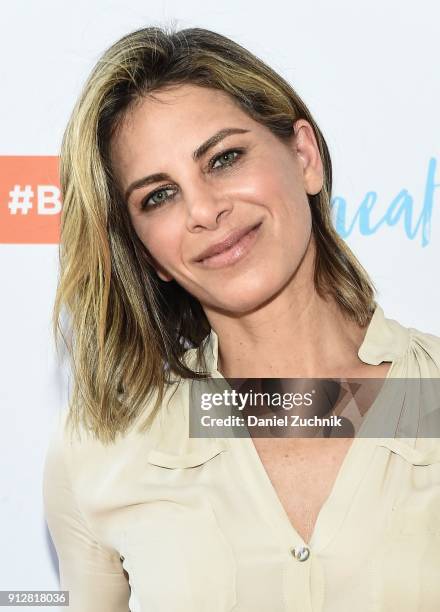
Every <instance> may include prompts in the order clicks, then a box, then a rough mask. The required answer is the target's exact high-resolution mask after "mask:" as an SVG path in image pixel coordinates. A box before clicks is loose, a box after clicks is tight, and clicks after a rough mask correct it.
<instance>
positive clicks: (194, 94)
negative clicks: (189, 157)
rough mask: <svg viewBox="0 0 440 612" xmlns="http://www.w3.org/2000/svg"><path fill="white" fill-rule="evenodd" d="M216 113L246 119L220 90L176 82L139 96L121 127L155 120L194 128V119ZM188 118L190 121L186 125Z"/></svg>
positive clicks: (150, 124)
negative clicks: (176, 83)
mask: <svg viewBox="0 0 440 612" xmlns="http://www.w3.org/2000/svg"><path fill="white" fill-rule="evenodd" d="M219 116H221V117H231V116H233V117H235V118H237V119H241V120H246V119H250V117H248V115H247V114H246V113H245V112H244V111H243V110H242V109H241V108H240V107H239V105H238V103H237V102H236V101H235V100H234V99H233V98H232V96H230V95H229V94H227V93H226V92H224V91H221V90H217V89H211V88H208V87H200V86H197V85H192V84H187V85H177V86H172V87H167V88H165V89H161V90H158V91H155V92H153V93H152V94H149V95H148V96H146V97H145V98H141V99H139V100H138V101H137V102H136V103H135V104H134V106H133V108H132V109H130V110H129V111H128V112H127V113H126V115H125V117H124V119H123V121H122V129H123V130H124V129H126V130H128V131H135V130H136V129H138V128H139V127H140V126H144V125H148V127H149V128H150V129H153V128H154V126H156V125H157V122H158V121H161V122H163V123H166V124H171V123H172V124H173V125H175V126H176V125H178V126H180V127H182V128H185V127H190V128H192V129H195V128H196V127H197V125H196V124H195V122H196V121H197V119H202V118H203V119H204V120H215V119H216V118H217V117H219ZM188 122H192V125H191V123H190V125H189V126H188ZM162 127H163V126H162Z"/></svg>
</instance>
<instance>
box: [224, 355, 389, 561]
mask: <svg viewBox="0 0 440 612" xmlns="http://www.w3.org/2000/svg"><path fill="white" fill-rule="evenodd" d="M393 366H394V362H392V363H391V366H390V368H389V370H388V372H387V375H386V376H385V377H384V379H383V380H384V382H383V385H382V387H381V388H380V391H379V393H378V394H377V396H376V398H375V400H374V401H373V403H372V405H371V406H370V408H369V410H368V412H367V414H366V416H365V418H364V420H363V422H362V425H361V427H360V429H359V431H358V434H359V432H360V431H362V430H363V429H365V427H366V424H367V422H368V423H369V422H370V421H371V420H372V419H373V417H374V416H376V413H377V411H378V409H379V408H378V406H379V405H380V400H381V398H382V397H383V395H384V388H385V386H386V382H387V380H388V379H390V378H392V377H391V375H390V374H391V371H392V370H393ZM218 374H220V372H218ZM220 376H222V375H221V374H220ZM222 377H223V376H222ZM241 440H242V441H243V442H244V448H245V449H246V453H247V457H248V459H249V463H250V466H251V471H252V474H253V475H254V476H256V477H257V480H258V482H259V483H260V486H259V490H258V493H261V501H262V504H263V506H264V510H265V514H266V517H274V519H275V517H278V519H277V520H274V521H273V523H272V521H271V524H272V527H273V528H274V529H275V531H276V532H277V535H278V537H279V539H280V542H281V543H282V544H284V545H285V543H286V541H287V542H289V546H290V547H292V546H293V547H295V546H306V547H308V548H309V549H310V550H313V551H314V552H315V553H319V552H322V551H323V550H324V549H325V548H326V547H327V546H328V545H329V544H330V542H331V541H332V540H333V538H334V537H335V536H336V535H337V533H338V531H339V529H340V527H341V525H342V523H343V521H344V518H345V516H346V515H347V513H348V511H349V509H350V501H351V500H352V499H353V498H354V496H355V494H356V491H357V490H358V488H359V487H360V485H361V483H362V480H363V478H364V476H365V474H366V472H367V469H368V467H369V466H370V464H371V459H372V456H373V453H374V451H375V449H376V447H377V446H378V442H379V441H380V438H372V437H365V438H362V437H354V438H353V441H352V443H351V444H350V446H349V448H348V450H347V452H346V454H345V456H344V458H343V460H342V462H341V465H340V466H339V470H338V472H337V475H336V478H335V480H334V481H333V485H332V487H331V489H330V493H329V495H328V496H327V498H326V499H325V501H324V503H323V504H322V506H321V508H320V510H319V512H318V515H317V517H316V521H315V524H314V526H313V530H312V532H311V535H310V538H309V539H308V541H307V542H306V541H305V540H304V539H303V538H302V536H301V535H300V534H299V532H298V531H297V529H296V528H295V526H294V524H293V523H292V521H291V520H290V518H289V515H288V513H287V510H286V509H285V507H284V505H283V504H282V502H281V499H280V497H279V495H278V493H277V491H276V489H275V487H274V485H273V483H272V481H271V479H270V477H269V474H268V472H267V471H266V468H265V466H264V464H263V462H262V460H261V458H260V455H259V454H258V451H257V449H256V446H255V444H254V441H253V439H252V436H250V435H249V436H246V437H245V438H241Z"/></svg>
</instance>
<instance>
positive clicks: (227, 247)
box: [194, 222, 261, 268]
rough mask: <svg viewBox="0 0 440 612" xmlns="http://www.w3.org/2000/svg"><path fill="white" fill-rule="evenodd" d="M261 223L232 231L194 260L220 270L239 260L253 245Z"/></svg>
mask: <svg viewBox="0 0 440 612" xmlns="http://www.w3.org/2000/svg"><path fill="white" fill-rule="evenodd" d="M260 225H261V222H259V223H257V224H255V223H254V224H253V225H248V226H246V227H244V228H241V229H238V230H234V231H233V232H231V233H230V234H228V235H227V236H226V238H225V239H224V240H222V241H220V242H217V243H216V244H214V245H212V246H210V247H209V248H207V249H205V250H204V251H202V253H200V255H198V257H196V259H195V260H194V261H195V262H196V263H199V264H201V265H203V266H205V267H209V268H220V267H223V266H227V265H229V264H232V263H234V262H235V261H238V260H239V259H241V258H242V257H243V256H244V255H245V254H246V253H247V252H248V251H249V250H250V247H251V246H252V245H253V243H254V241H255V238H256V236H257V233H258V229H259V227H260Z"/></svg>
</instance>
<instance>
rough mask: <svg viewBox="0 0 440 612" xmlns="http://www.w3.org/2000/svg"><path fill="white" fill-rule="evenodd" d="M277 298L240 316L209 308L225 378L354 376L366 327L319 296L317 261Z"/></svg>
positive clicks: (209, 316)
mask: <svg viewBox="0 0 440 612" xmlns="http://www.w3.org/2000/svg"><path fill="white" fill-rule="evenodd" d="M303 264H304V266H305V267H303V269H302V271H301V274H295V276H294V278H293V279H292V281H291V282H290V283H289V285H288V286H287V287H285V288H284V289H283V291H281V292H280V293H279V294H278V295H277V296H276V297H275V298H274V299H272V300H270V301H269V302H267V303H265V304H264V305H263V306H262V307H261V308H259V309H256V310H254V311H252V312H251V313H246V314H243V315H241V316H239V317H237V316H234V317H232V316H230V317H228V316H227V314H225V313H217V312H210V313H207V314H208V318H209V320H210V323H211V326H212V327H213V329H214V330H215V332H216V334H217V336H218V340H219V346H218V349H219V351H218V366H217V369H218V370H219V372H220V373H221V374H222V375H223V376H225V377H226V378H228V377H229V378H271V377H274V378H315V377H316V378H319V377H323V378H326V377H341V378H344V377H350V376H355V375H356V373H357V372H358V370H359V368H360V367H362V366H363V365H365V364H363V362H362V361H361V360H360V359H359V357H358V349H359V347H360V345H361V343H362V340H363V338H364V336H365V332H366V329H365V328H361V327H360V326H359V325H358V324H357V323H355V322H353V321H351V320H348V319H347V318H346V316H345V315H344V314H343V313H342V311H341V309H340V308H339V306H338V305H337V304H336V302H335V301H334V300H333V299H327V300H326V299H323V298H322V297H320V296H319V295H318V293H317V292H316V290H315V287H314V283H313V265H311V262H310V261H309V262H307V261H304V262H303Z"/></svg>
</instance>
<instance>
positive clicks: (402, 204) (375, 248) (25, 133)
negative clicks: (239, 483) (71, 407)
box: [0, 0, 440, 612]
mask: <svg viewBox="0 0 440 612" xmlns="http://www.w3.org/2000/svg"><path fill="white" fill-rule="evenodd" d="M1 12H2V16H1V19H0V58H1V59H0V70H1V72H0V77H1V80H0V82H1V87H2V89H1V91H2V95H1V96H0V135H1V136H0V156H11V155H17V156H29V155H35V156H37V155H57V154H58V152H59V146H60V142H61V136H62V132H63V129H64V127H65V124H66V122H67V119H68V116H69V114H70V111H71V109H72V106H73V103H74V101H75V100H76V98H77V95H78V93H79V90H80V87H81V85H82V83H83V82H84V80H85V78H86V76H87V75H88V73H89V71H90V69H91V68H92V66H93V65H94V64H95V62H96V60H97V59H98V56H99V55H100V54H101V53H102V51H103V50H104V49H105V48H106V47H108V46H109V45H110V44H111V43H112V42H114V41H115V40H116V39H118V38H119V37H121V36H122V35H124V34H126V33H127V32H129V31H131V30H133V29H137V28H139V27H142V26H146V25H170V24H171V25H176V26H178V27H179V28H181V27H193V26H198V27H205V28H208V29H212V30H216V31H218V32H220V33H222V34H225V35H227V36H229V37H231V38H233V39H234V40H236V41H237V42H239V43H241V44H243V45H244V46H246V47H248V48H249V49H250V50H252V51H253V52H255V53H256V54H257V55H259V56H260V57H261V58H262V59H264V60H266V61H267V62H268V63H269V64H270V65H272V66H273V67H274V68H275V69H277V70H278V71H279V72H280V73H281V74H282V75H283V76H284V77H286V78H287V79H288V80H289V81H290V82H291V83H292V84H293V86H294V87H295V88H296V90H297V92H298V93H299V94H300V96H301V97H302V98H303V99H304V101H305V102H306V104H307V105H308V106H309V108H310V110H311V112H312V114H313V115H314V117H315V119H316V121H317V123H318V125H319V126H320V127H321V130H322V131H323V133H324V136H325V138H326V140H327V143H328V145H329V148H330V153H331V155H332V159H333V166H334V191H333V196H334V198H335V206H336V207H337V209H338V228H339V230H340V232H341V233H342V234H343V235H346V239H347V242H348V243H349V245H350V246H351V247H352V248H353V250H354V251H355V253H356V254H357V255H358V257H359V258H360V260H361V262H362V263H363V264H364V266H365V267H366V269H367V270H368V271H369V273H370V274H371V276H372V278H373V281H374V282H375V283H376V286H377V288H378V290H379V302H380V304H381V305H382V307H383V308H384V310H385V314H386V316H388V317H390V318H395V319H397V320H399V321H400V322H401V323H403V324H405V325H408V326H414V327H418V328H419V329H421V330H422V331H428V332H431V333H435V334H437V335H440V316H439V304H440V283H439V265H440V117H439V111H438V109H439V108H440V75H439V71H438V58H439V55H440V48H439V47H440V5H439V4H438V3H436V2H434V0H432V1H430V2H429V1H426V0H421V1H419V2H417V3H413V2H403V1H402V0H399V1H397V0H387V1H386V2H385V1H384V0H369V1H368V2H367V1H364V0H362V1H357V2H352V1H350V0H332V2H327V1H325V0H322V1H318V0H307V2H304V1H301V2H299V1H296V0H291V1H290V2H282V1H281V0H272V1H271V2H270V3H269V4H268V3H258V2H255V0H252V1H249V0H245V1H242V2H240V3H237V2H236V1H232V0H223V2H220V3H210V4H208V3H205V2H202V1H201V0H186V2H184V3H182V2H181V1H178V0H157V1H156V2H154V3H153V2H145V0H144V1H142V2H141V1H139V0H131V2H129V3H128V6H127V3H126V2H122V1H121V0H113V1H108V2H104V0H95V1H94V2H90V1H89V0H88V1H87V2H86V1H84V0H79V1H77V2H76V3H75V4H74V3H67V2H61V1H59V0H57V1H49V0H39V2H32V1H31V0H28V1H27V2H25V1H23V0H20V1H17V0H15V1H14V2H9V3H7V4H4V5H3V6H2V11H1ZM0 167H1V164H0ZM2 179H3V177H2V176H1V175H0V184H1V181H2ZM343 205H345V214H343V213H344V210H343V208H344V207H343ZM4 206H6V202H4V201H0V207H4ZM399 210H401V215H400V217H399V215H398V211H399ZM396 216H397V217H399V218H398V219H397V220H396ZM393 217H394V221H395V223H394V224H390V223H389V221H390V220H392V219H393ZM387 219H388V222H387ZM351 226H352V229H351V231H349V232H346V230H347V228H348V229H350V227H351ZM414 228H416V229H417V231H416V232H415V235H414V236H411V233H412V230H414ZM0 274H1V277H0V281H1V282H0V288H1V294H0V295H1V300H0V346H1V352H0V367H1V374H2V380H1V383H2V384H1V386H0V410H1V424H2V426H1V429H0V448H1V467H0V542H1V555H0V565H1V572H0V590H11V589H35V590H37V589H38V590H43V589H57V588H58V574H57V559H56V556H55V554H54V551H53V548H52V545H51V541H50V536H49V535H48V532H47V529H46V527H45V522H44V518H43V511H42V499H41V476H42V466H43V460H44V454H45V449H46V445H47V440H48V437H49V433H50V428H51V427H52V423H53V419H54V416H55V414H56V413H57V412H58V411H59V410H61V409H63V408H65V406H66V401H67V387H68V376H67V372H66V370H63V368H62V367H61V366H60V363H59V361H58V360H57V358H56V355H55V353H54V348H53V343H52V339H51V334H50V318H51V310H52V305H53V299H54V293H55V285H56V280H57V245H54V244H35V245H32V244H0ZM2 609H3V608H2ZM4 609H6V608H4ZM20 609H22V610H28V608H20ZM31 609H32V610H34V609H35V608H29V610H31ZM48 609H49V608H48ZM50 609H53V610H55V608H50ZM60 609H63V608H60ZM64 609H66V608H64ZM109 612H110V611H109Z"/></svg>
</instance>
